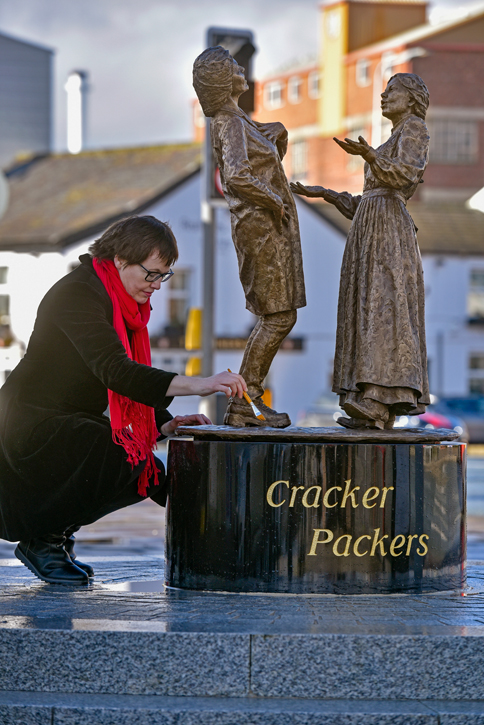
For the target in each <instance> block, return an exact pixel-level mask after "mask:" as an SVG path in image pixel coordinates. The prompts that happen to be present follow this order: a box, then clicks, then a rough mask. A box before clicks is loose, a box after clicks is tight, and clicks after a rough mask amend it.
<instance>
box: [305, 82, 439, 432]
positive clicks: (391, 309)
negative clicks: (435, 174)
mask: <svg viewBox="0 0 484 725" xmlns="http://www.w3.org/2000/svg"><path fill="white" fill-rule="evenodd" d="M381 98H382V101H381V107H382V113H383V115H384V116H385V117H386V118H389V119H390V120H391V121H392V123H393V128H392V133H391V136H390V138H389V139H388V141H386V142H385V143H384V144H382V145H381V146H379V147H378V148H377V149H373V148H372V147H371V146H369V144H368V143H367V142H366V141H365V140H364V139H363V138H362V137H361V136H360V137H359V140H358V141H352V140H350V139H345V141H339V140H338V139H334V140H335V141H336V142H337V143H338V145H339V146H341V148H342V149H344V150H345V151H346V152H347V153H349V154H353V155H359V156H362V157H363V158H364V160H365V162H366V163H365V183H364V188H363V195H362V196H352V195H351V194H348V193H347V192H342V193H337V192H335V191H331V190H330V189H324V188H323V187H318V186H313V187H305V186H303V185H302V184H299V183H296V184H292V185H291V186H292V189H293V191H295V192H296V193H298V194H303V195H305V196H309V197H322V198H323V199H325V200H326V201H328V202H330V203H332V204H334V205H335V206H336V207H337V209H338V210H339V211H340V212H341V213H342V214H343V215H344V216H346V217H347V218H348V219H353V223H352V225H351V229H350V231H349V234H348V240H347V243H346V249H345V252H344V256H343V264H342V268H341V280H340V292H339V301H338V322H337V332H336V352H335V360H334V376H333V391H334V392H335V393H338V394H339V396H340V405H341V407H342V408H343V409H344V411H345V412H346V413H347V414H348V415H349V416H350V418H344V417H342V418H339V420H338V422H339V423H340V424H341V425H344V426H346V427H348V428H360V427H370V428H380V429H383V428H392V427H393V423H394V421H395V416H396V415H402V414H407V413H410V414H412V415H414V414H418V413H422V412H424V411H425V406H426V405H428V404H429V403H430V399H429V390H428V377H427V352H426V344H425V321H424V282H423V271H422V262H421V258H420V252H419V249H418V245H417V237H416V228H415V225H414V223H413V221H412V218H411V217H410V215H409V213H408V212H407V210H406V208H405V205H406V202H407V200H408V199H410V198H411V197H412V196H413V194H414V193H415V190H416V189H417V187H418V184H419V183H420V182H421V180H422V176H423V173H424V171H425V168H426V166H427V163H428V148H429V136H428V131H427V127H426V125H425V114H426V111H427V108H428V104H429V93H428V90H427V87H426V86H425V83H424V82H423V81H422V79H421V78H419V76H417V75H415V74H413V73H397V74H396V75H394V76H393V77H392V78H390V80H389V82H388V85H387V87H386V89H385V91H384V92H383V93H382V96H381Z"/></svg>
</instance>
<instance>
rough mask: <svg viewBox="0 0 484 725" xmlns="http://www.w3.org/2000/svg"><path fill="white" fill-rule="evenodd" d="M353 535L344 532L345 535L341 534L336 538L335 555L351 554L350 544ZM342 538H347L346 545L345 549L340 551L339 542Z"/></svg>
mask: <svg viewBox="0 0 484 725" xmlns="http://www.w3.org/2000/svg"><path fill="white" fill-rule="evenodd" d="M352 538H353V537H352V536H350V534H343V536H340V537H338V538H337V539H336V541H335V542H334V544H333V554H334V555H335V556H349V555H350V544H351V539H352ZM341 539H346V546H345V550H344V551H341V552H340V551H338V544H339V542H340V541H341Z"/></svg>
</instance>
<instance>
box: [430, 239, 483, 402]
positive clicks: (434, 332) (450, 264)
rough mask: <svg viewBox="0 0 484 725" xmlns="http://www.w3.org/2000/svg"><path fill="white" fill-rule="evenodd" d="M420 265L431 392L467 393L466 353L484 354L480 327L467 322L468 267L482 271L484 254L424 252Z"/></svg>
mask: <svg viewBox="0 0 484 725" xmlns="http://www.w3.org/2000/svg"><path fill="white" fill-rule="evenodd" d="M456 243H458V242H456ZM423 266H424V275H425V291H426V328H427V349H428V357H429V361H430V365H429V368H430V389H431V392H433V393H434V394H436V395H446V396H448V395H467V394H468V393H469V379H470V377H471V373H470V370H469V359H470V356H471V354H472V353H479V352H480V353H483V354H484V326H483V327H481V326H475V325H469V323H468V313H467V296H468V293H469V283H470V276H471V270H473V269H482V270H484V257H477V256H475V257H457V256H447V257H444V256H442V255H427V256H425V257H424V258H423Z"/></svg>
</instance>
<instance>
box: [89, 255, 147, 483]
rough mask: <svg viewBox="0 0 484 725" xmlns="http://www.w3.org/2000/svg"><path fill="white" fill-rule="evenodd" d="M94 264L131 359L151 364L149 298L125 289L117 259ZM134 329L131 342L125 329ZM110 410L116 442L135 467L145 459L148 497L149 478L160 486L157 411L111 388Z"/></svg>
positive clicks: (94, 260) (141, 477)
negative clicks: (156, 454) (138, 299)
mask: <svg viewBox="0 0 484 725" xmlns="http://www.w3.org/2000/svg"><path fill="white" fill-rule="evenodd" d="M92 264H93V267H94V270H95V272H96V274H97V275H98V277H99V279H100V280H101V282H102V283H103V285H104V286H105V288H106V292H107V293H108V295H109V296H110V298H111V302H112V303H113V326H114V329H115V330H116V332H117V333H118V335H119V338H120V340H121V342H122V343H123V345H124V349H125V350H126V354H127V355H128V357H129V358H131V360H135V361H136V362H138V363H142V364H143V365H151V350H150V339H149V336H148V330H147V328H146V325H147V324H148V320H149V319H150V309H151V308H150V301H149V300H147V301H146V302H144V303H143V304H142V305H140V304H138V303H137V302H136V300H135V299H133V297H131V295H130V294H128V293H127V292H126V290H125V288H124V285H123V283H122V281H121V278H120V276H119V272H118V270H117V269H116V267H115V265H114V262H113V261H112V260H110V259H109V260H107V259H97V258H96V257H94V259H93V260H92ZM127 327H129V329H130V330H133V334H132V337H131V343H130V341H129V338H128V332H127V330H126V328H127ZM108 400H109V412H110V416H111V428H112V431H113V441H114V442H115V443H117V445H119V446H123V448H124V450H125V451H126V453H127V454H128V462H129V463H131V466H132V467H134V466H136V465H138V463H139V462H140V461H144V460H146V466H145V468H144V470H143V473H142V474H141V475H140V477H139V478H138V493H139V494H140V495H141V496H146V489H147V487H148V485H149V480H150V478H151V477H153V483H154V485H155V486H157V485H158V468H157V466H156V464H155V459H154V456H153V449H154V448H155V446H156V439H157V438H158V436H159V433H158V430H157V428H156V423H155V411H154V410H153V408H151V407H150V406H148V405H143V403H136V402H135V401H134V400H130V398H126V397H125V396H124V395H119V393H115V392H114V390H108Z"/></svg>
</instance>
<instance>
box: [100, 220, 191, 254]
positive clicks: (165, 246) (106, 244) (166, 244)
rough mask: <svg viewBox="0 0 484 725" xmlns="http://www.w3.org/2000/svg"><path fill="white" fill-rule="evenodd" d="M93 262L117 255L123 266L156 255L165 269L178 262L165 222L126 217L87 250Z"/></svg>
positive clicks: (170, 234)
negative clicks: (94, 259)
mask: <svg viewBox="0 0 484 725" xmlns="http://www.w3.org/2000/svg"><path fill="white" fill-rule="evenodd" d="M89 252H90V253H91V254H92V256H93V257H97V259H114V257H115V256H116V255H117V256H118V257H119V259H122V260H123V261H125V262H126V263H127V264H140V263H142V262H144V260H145V259H146V258H147V257H149V256H150V254H152V253H153V252H158V254H159V256H160V259H162V260H163V261H164V262H166V264H167V265H168V266H171V265H172V264H174V263H175V262H176V260H177V259H178V246H177V243H176V239H175V235H174V234H173V232H172V230H171V229H170V227H169V225H168V224H167V223H166V222H160V221H159V220H158V219H156V218H155V217H154V216H130V217H128V218H127V219H122V220H121V221H119V222H114V224H111V226H109V227H108V228H107V229H106V231H105V232H104V234H103V235H102V236H101V237H99V239H96V241H95V242H94V243H93V244H91V246H90V247H89Z"/></svg>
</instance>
